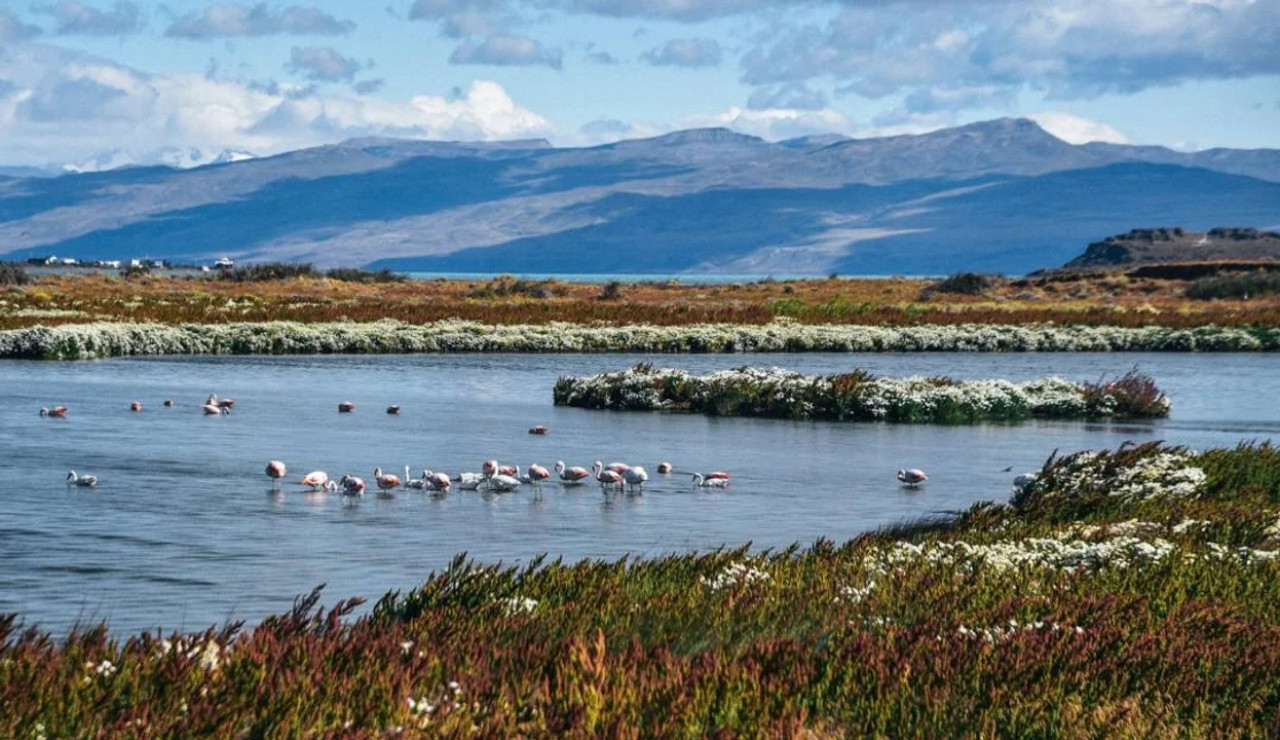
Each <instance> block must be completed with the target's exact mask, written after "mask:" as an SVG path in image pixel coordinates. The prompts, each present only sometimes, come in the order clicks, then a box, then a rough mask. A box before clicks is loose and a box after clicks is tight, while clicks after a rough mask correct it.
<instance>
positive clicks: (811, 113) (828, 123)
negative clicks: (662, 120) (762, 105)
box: [677, 106, 854, 141]
mask: <svg viewBox="0 0 1280 740" xmlns="http://www.w3.org/2000/svg"><path fill="white" fill-rule="evenodd" d="M705 126H723V127H725V128H730V129H733V130H734V131H737V132H739V133H743V134H750V135H752V136H759V137H760V138H762V139H767V140H769V141H779V140H782V139H792V138H795V137H797V136H809V135H812V134H844V133H849V132H851V131H853V130H854V125H853V123H852V122H851V121H850V120H849V119H848V118H847V117H846V116H845V115H844V114H843V113H841V112H840V111H838V110H835V109H833V108H822V109H819V110H795V109H788V108H769V109H765V110H751V109H750V108H746V109H744V108H738V107H736V106H735V107H732V108H729V109H728V110H726V111H723V112H721V113H714V114H710V115H695V116H688V117H686V118H683V119H681V121H680V123H679V126H677V128H699V127H705Z"/></svg>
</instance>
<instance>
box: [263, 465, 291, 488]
mask: <svg viewBox="0 0 1280 740" xmlns="http://www.w3.org/2000/svg"><path fill="white" fill-rule="evenodd" d="M266 472H267V477H269V478H270V479H271V487H272V488H279V487H280V479H281V478H284V474H285V473H287V472H289V471H288V470H287V469H286V468H285V467H284V463H282V462H280V461H279V460H272V461H271V462H269V463H267V471H266Z"/></svg>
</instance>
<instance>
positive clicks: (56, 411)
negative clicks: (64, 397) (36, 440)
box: [40, 406, 67, 419]
mask: <svg viewBox="0 0 1280 740" xmlns="http://www.w3.org/2000/svg"><path fill="white" fill-rule="evenodd" d="M40 415H41V416H49V417H52V418H54V419H61V418H62V417H64V416H66V415H67V407H66V406H54V407H53V408H51V409H50V408H44V407H41V409H40Z"/></svg>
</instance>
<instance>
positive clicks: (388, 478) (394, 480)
mask: <svg viewBox="0 0 1280 740" xmlns="http://www.w3.org/2000/svg"><path fill="white" fill-rule="evenodd" d="M373 482H374V483H376V484H377V485H378V488H379V489H380V490H383V491H390V490H391V489H393V488H399V487H400V477H399V476H396V475H392V474H391V473H387V474H385V475H384V474H383V473H382V468H374V469H373Z"/></svg>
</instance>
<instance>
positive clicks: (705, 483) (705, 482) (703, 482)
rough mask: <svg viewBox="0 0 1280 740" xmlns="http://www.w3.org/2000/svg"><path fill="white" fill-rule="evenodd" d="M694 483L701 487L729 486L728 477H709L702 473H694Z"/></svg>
mask: <svg viewBox="0 0 1280 740" xmlns="http://www.w3.org/2000/svg"><path fill="white" fill-rule="evenodd" d="M693 485H695V486H697V487H699V488H728V487H729V479H728V478H708V477H706V476H704V475H703V474H702V473H694V474H693Z"/></svg>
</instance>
